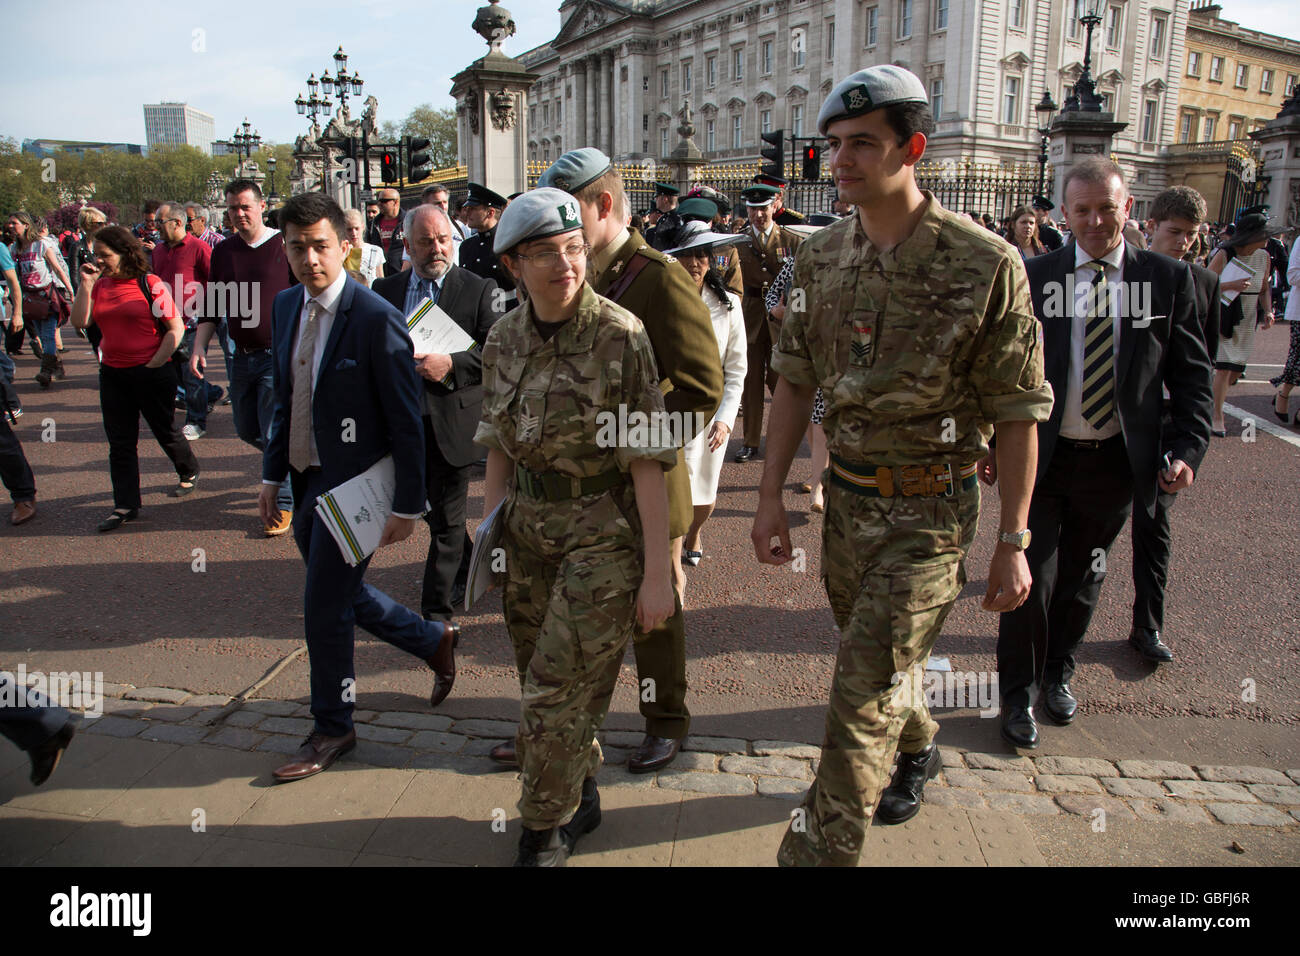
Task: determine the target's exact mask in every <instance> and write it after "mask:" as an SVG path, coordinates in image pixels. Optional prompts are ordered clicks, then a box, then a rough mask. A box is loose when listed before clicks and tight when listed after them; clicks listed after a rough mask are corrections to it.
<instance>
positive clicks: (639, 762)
mask: <svg viewBox="0 0 1300 956" xmlns="http://www.w3.org/2000/svg"><path fill="white" fill-rule="evenodd" d="M681 749H682V742H681V741H680V740H673V739H672V738H671V737H656V736H654V735H653V734H646V735H645V740H643V741H641V746H640V747H637V748H636V753H634V754H633V755H632V756H631V757H629V758H628V761H627V769H628V771H629V772H630V773H653V772H654V771H656V770H659V769H661V768H663V767H666V766H668V765H669V764H670V763H672V762H673V759H674V758H676V756H677V754H678V752H679V751H680V750H681Z"/></svg>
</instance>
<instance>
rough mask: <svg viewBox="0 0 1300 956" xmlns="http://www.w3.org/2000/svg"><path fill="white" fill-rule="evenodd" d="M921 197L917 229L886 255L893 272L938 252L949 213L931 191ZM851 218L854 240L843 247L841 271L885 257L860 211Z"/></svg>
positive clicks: (930, 258)
mask: <svg viewBox="0 0 1300 956" xmlns="http://www.w3.org/2000/svg"><path fill="white" fill-rule="evenodd" d="M921 195H922V196H924V197H925V207H924V208H925V211H924V212H923V213H921V219H920V221H919V222H918V223H917V224H916V228H915V229H913V230H912V234H911V235H910V236H908V237H907V238H906V239H904V240H903V241H902V242H900V243H899V244H898V245H896V246H894V248H893V249H891V250H889V252H887V253H884V256H885V257H886V259H887V261H888V262H890V263H892V265H891V266H890V268H891V271H892V269H893V268H896V267H898V266H900V265H902V264H903V263H907V264H909V265H911V264H916V265H921V264H924V263H928V262H930V261H931V260H932V259H933V258H934V253H935V250H936V249H937V248H938V245H939V233H940V232H941V231H942V230H943V227H944V217H945V215H946V213H945V212H944V208H943V206H941V205H940V204H939V201H938V200H937V199H935V198H934V193H932V192H930V190H928V189H922V190H921ZM850 215H851V216H852V217H853V241H852V242H846V243H845V244H844V247H843V250H842V251H841V253H840V266H841V268H843V267H846V266H850V265H852V264H853V263H854V262H855V261H858V262H875V261H876V260H878V259H880V258H881V255H882V254H881V252H880V251H879V250H878V249H877V248H876V247H875V246H874V245H872V244H871V240H870V239H868V238H867V233H866V230H865V229H863V228H862V220H861V219H860V218H859V217H858V214H857V212H853V213H851V214H850ZM981 228H982V227H981Z"/></svg>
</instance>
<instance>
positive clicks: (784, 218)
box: [754, 173, 807, 226]
mask: <svg viewBox="0 0 1300 956" xmlns="http://www.w3.org/2000/svg"><path fill="white" fill-rule="evenodd" d="M754 182H755V183H757V184H759V185H760V186H771V187H772V188H773V189H775V190H776V197H775V198H774V199H773V200H772V221H773V222H774V223H776V224H777V225H778V226H802V225H804V224H805V223H806V222H807V217H806V216H805V215H804V214H803V213H801V212H797V211H795V210H794V209H791V208H790V207H789V206H787V205H786V204H785V191H786V188H787V187H788V186H789V185H790V180H788V179H786V178H785V177H784V176H769V175H767V174H766V173H759V174H758V175H757V176H755V177H754Z"/></svg>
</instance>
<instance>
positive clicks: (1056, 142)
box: [1047, 110, 1128, 206]
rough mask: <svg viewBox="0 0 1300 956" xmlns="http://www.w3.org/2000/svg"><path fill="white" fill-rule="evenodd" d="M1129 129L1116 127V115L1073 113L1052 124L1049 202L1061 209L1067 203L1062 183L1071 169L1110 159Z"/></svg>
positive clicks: (1064, 114)
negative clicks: (1114, 143) (1097, 159)
mask: <svg viewBox="0 0 1300 956" xmlns="http://www.w3.org/2000/svg"><path fill="white" fill-rule="evenodd" d="M1127 126H1128V124H1127V123H1116V122H1115V114H1114V113H1098V112H1092V111H1087V112H1085V111H1082V110H1071V111H1070V112H1068V113H1060V114H1058V115H1057V117H1056V121H1055V122H1054V123H1052V129H1051V136H1052V138H1051V141H1050V145H1049V146H1048V151H1047V155H1048V157H1049V158H1050V159H1051V162H1052V182H1051V188H1050V189H1049V190H1048V193H1047V198H1049V199H1051V200H1052V201H1053V202H1055V203H1056V204H1057V205H1058V206H1059V205H1061V204H1062V203H1063V202H1064V200H1065V197H1064V196H1063V195H1062V192H1061V182H1062V181H1063V179H1064V177H1065V174H1066V172H1068V171H1069V169H1070V167H1071V166H1073V165H1075V164H1076V163H1078V162H1081V161H1082V160H1085V159H1087V158H1089V157H1091V156H1100V157H1101V158H1102V159H1106V158H1108V157H1109V156H1110V151H1111V141H1112V140H1113V138H1114V136H1115V134H1116V133H1118V132H1119V131H1120V130H1122V129H1124V128H1125V127H1127Z"/></svg>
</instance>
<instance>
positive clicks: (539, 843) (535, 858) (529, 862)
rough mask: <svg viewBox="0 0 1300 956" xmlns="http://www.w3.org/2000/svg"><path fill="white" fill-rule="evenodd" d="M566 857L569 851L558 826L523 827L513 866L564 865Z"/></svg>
mask: <svg viewBox="0 0 1300 956" xmlns="http://www.w3.org/2000/svg"><path fill="white" fill-rule="evenodd" d="M568 858H569V851H568V849H567V848H566V847H565V845H564V837H562V836H561V835H560V829H559V827H551V828H550V829H549V830H530V829H528V827H524V832H523V835H522V836H520V837H519V856H518V857H516V858H515V866H564V864H565V861H566V860H568Z"/></svg>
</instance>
